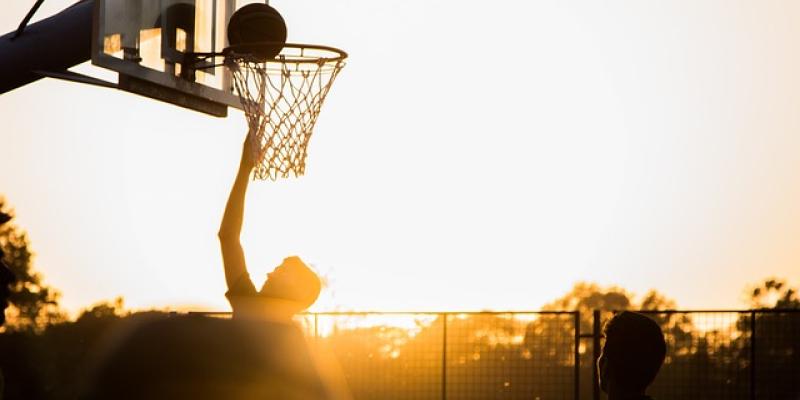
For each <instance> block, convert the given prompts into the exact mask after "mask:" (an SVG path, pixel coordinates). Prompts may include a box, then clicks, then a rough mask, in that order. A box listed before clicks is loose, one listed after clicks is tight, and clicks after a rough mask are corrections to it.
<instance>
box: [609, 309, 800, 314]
mask: <svg viewBox="0 0 800 400" xmlns="http://www.w3.org/2000/svg"><path fill="white" fill-rule="evenodd" d="M600 311H607V312H613V313H617V312H622V311H633V312H637V313H641V314H702V313H709V314H711V313H731V314H733V313H738V314H749V313H762V314H772V313H775V314H778V313H800V308H752V309H745V310H725V309H708V310H703V309H699V310H600Z"/></svg>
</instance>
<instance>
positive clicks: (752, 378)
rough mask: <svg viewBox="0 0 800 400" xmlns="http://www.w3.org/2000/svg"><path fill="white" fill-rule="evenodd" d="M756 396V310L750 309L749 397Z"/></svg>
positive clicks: (753, 399) (753, 398)
mask: <svg viewBox="0 0 800 400" xmlns="http://www.w3.org/2000/svg"><path fill="white" fill-rule="evenodd" d="M755 398H756V311H755V310H750V399H752V400H755Z"/></svg>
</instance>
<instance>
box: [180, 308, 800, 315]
mask: <svg viewBox="0 0 800 400" xmlns="http://www.w3.org/2000/svg"><path fill="white" fill-rule="evenodd" d="M595 311H605V312H613V313H617V312H621V311H634V312H638V313H642V314H701V313H738V314H747V313H762V314H780V313H800V308H753V309H744V310H725V309H707V310H703V309H697V310H595ZM187 314H189V315H219V316H227V315H231V312H230V311H189V312H187ZM515 314H519V315H523V314H528V315H530V314H537V315H577V314H580V311H521V310H515V311H320V312H305V313H300V314H299V315H305V316H368V315H515Z"/></svg>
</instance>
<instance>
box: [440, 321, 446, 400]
mask: <svg viewBox="0 0 800 400" xmlns="http://www.w3.org/2000/svg"><path fill="white" fill-rule="evenodd" d="M441 315H442V400H447V314H446V313H445V314H441Z"/></svg>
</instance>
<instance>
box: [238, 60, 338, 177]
mask: <svg viewBox="0 0 800 400" xmlns="http://www.w3.org/2000/svg"><path fill="white" fill-rule="evenodd" d="M346 57H347V54H346V53H344V52H343V51H341V50H338V49H334V48H330V47H324V46H312V45H297V44H286V45H284V48H283V50H282V51H281V53H280V54H279V55H278V56H276V57H275V58H274V59H270V60H267V61H263V60H257V59H254V58H253V57H252V56H250V55H249V54H237V53H236V52H235V49H234V50H232V51H230V52H229V53H228V55H227V56H226V60H225V65H226V66H227V67H228V69H230V71H231V75H232V77H233V87H234V88H235V90H236V93H237V94H238V96H239V99H240V100H241V104H242V109H243V110H244V112H245V115H246V116H247V125H248V128H249V131H248V135H250V143H252V145H253V148H252V151H253V155H254V159H255V160H256V165H255V167H254V168H253V171H254V172H253V179H261V180H266V179H271V180H273V181H274V180H276V179H277V178H279V177H281V178H288V177H289V176H292V175H294V176H295V177H299V176H301V175H303V174H304V173H305V168H306V156H307V155H308V153H307V148H308V142H309V140H310V139H311V135H312V133H313V131H314V125H315V124H316V122H317V118H318V116H319V112H320V110H321V109H322V103H323V102H324V101H325V97H326V96H327V95H328V92H329V91H330V88H331V85H333V81H334V80H335V79H336V77H337V76H338V74H339V72H340V71H341V69H342V68H343V67H344V65H345V59H346Z"/></svg>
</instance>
